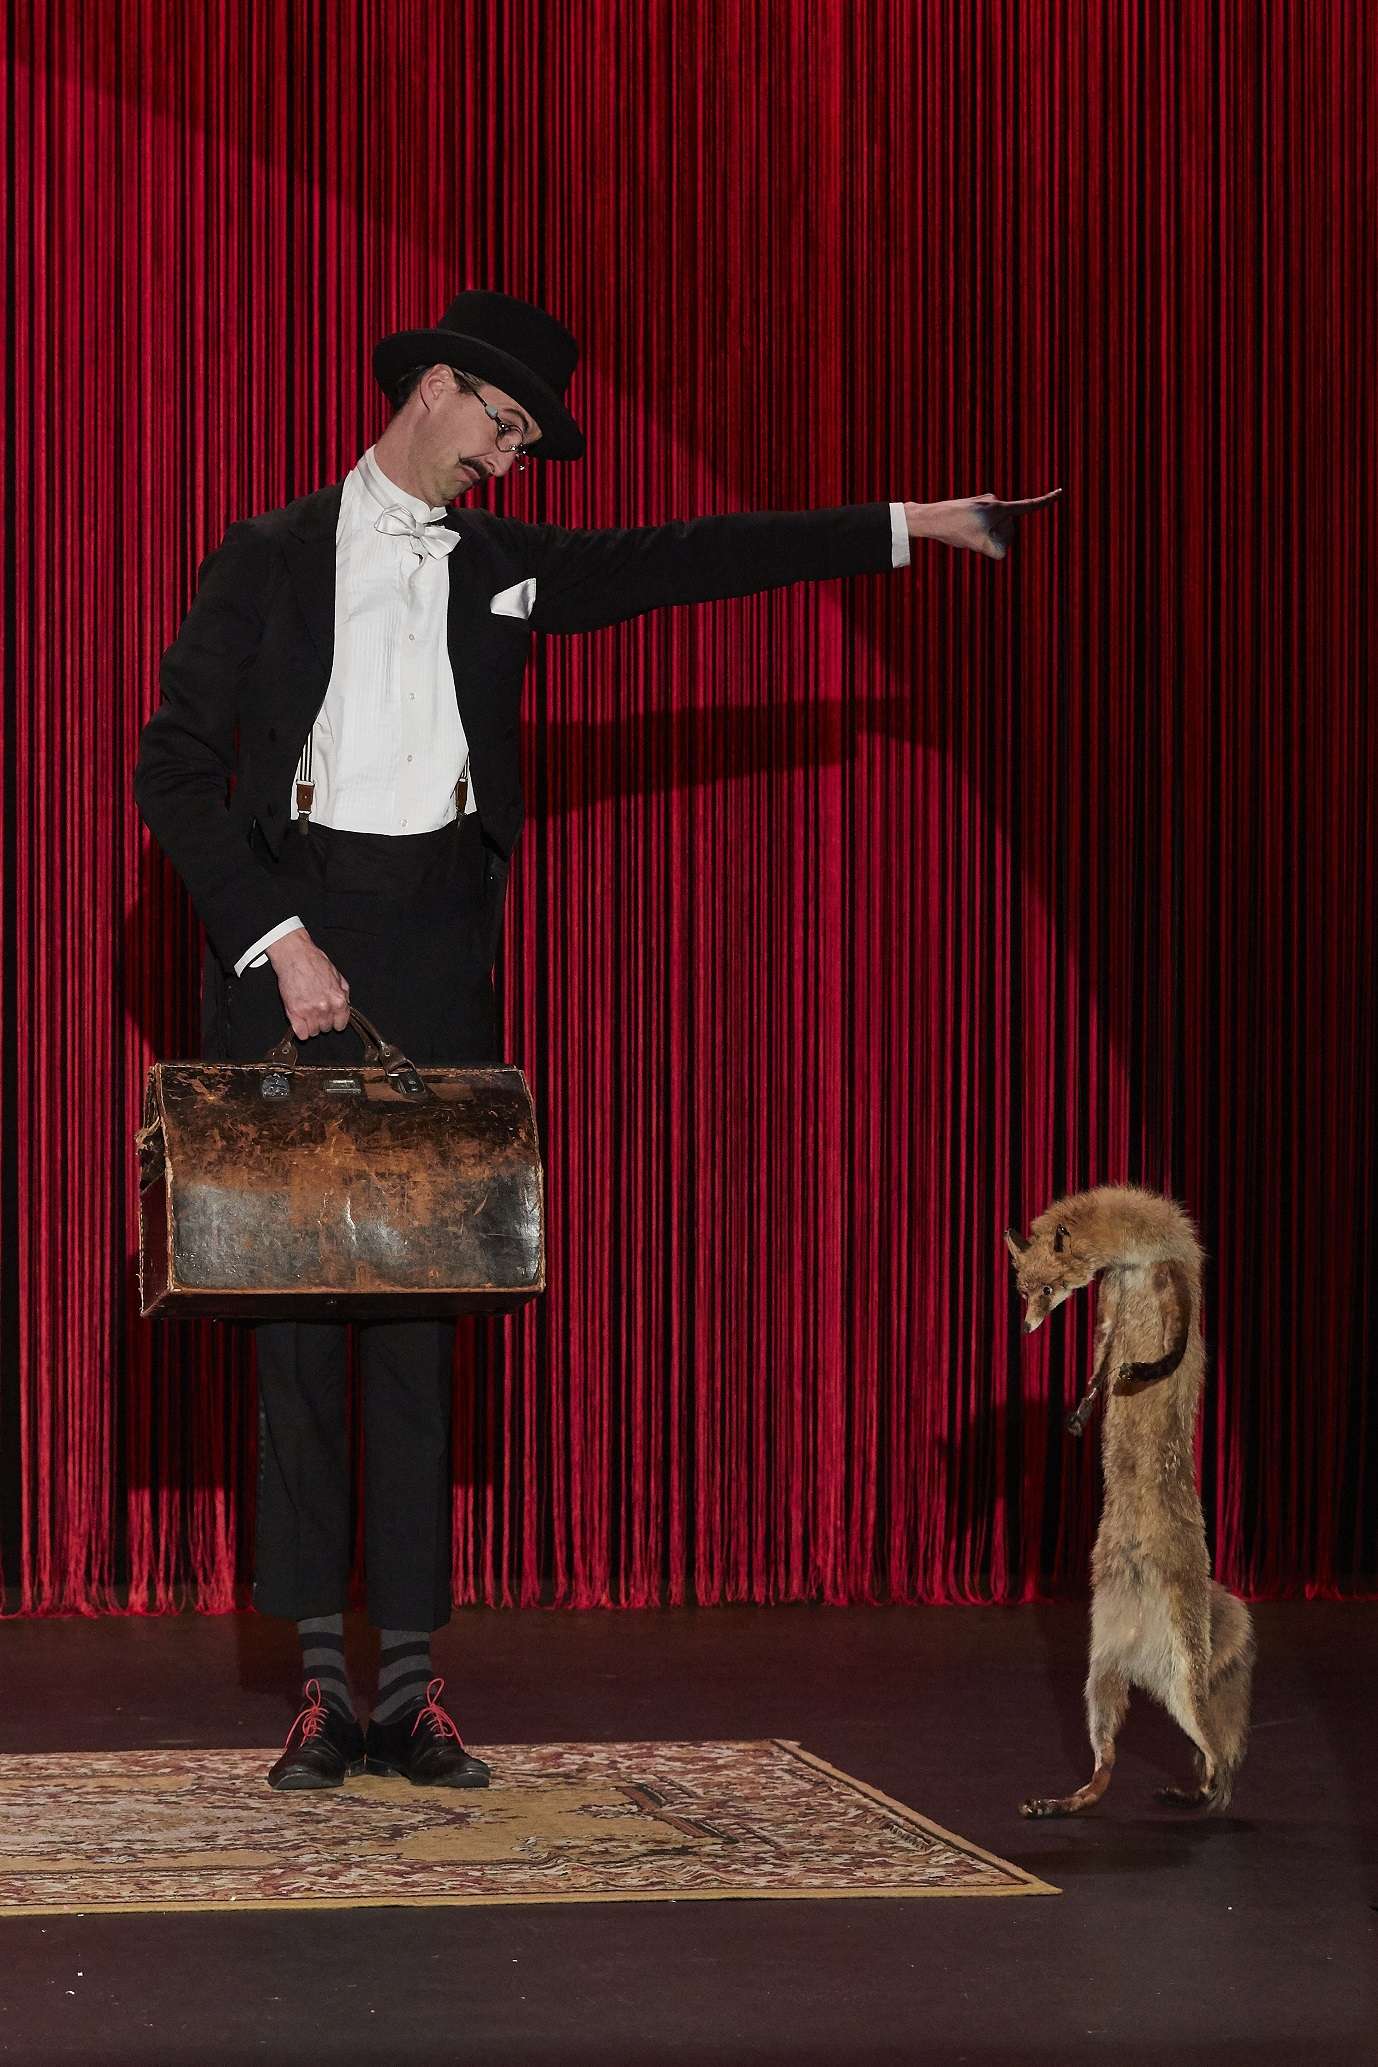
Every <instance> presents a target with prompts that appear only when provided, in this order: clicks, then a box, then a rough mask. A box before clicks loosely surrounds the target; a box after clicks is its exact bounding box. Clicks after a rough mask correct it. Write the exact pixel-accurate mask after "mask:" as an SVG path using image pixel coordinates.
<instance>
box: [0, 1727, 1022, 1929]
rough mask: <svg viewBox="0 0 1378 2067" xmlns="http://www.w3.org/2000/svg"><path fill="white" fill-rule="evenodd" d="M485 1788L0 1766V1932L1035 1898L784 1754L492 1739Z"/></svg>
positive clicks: (255, 1763) (247, 1772)
mask: <svg viewBox="0 0 1378 2067" xmlns="http://www.w3.org/2000/svg"><path fill="white" fill-rule="evenodd" d="M482 1756H483V1757H484V1758H485V1759H487V1760H488V1761H489V1763H490V1764H491V1765H492V1767H493V1773H494V1779H493V1784H492V1786H491V1787H489V1788H487V1789H485V1790H483V1791H481V1792H478V1791H475V1792H458V1791H455V1790H448V1791H446V1790H441V1789H428V1788H417V1787H409V1786H408V1785H407V1784H406V1783H405V1782H404V1781H401V1780H395V1779H369V1778H362V1779H358V1780H351V1781H349V1782H347V1784H346V1785H345V1786H344V1787H343V1788H342V1789H339V1790H337V1791H334V1792H331V1793H327V1794H275V1793H273V1792H272V1790H271V1789H270V1788H268V1787H267V1786H266V1785H265V1783H264V1778H263V1776H264V1773H265V1772H266V1770H267V1768H268V1766H269V1765H270V1764H271V1762H272V1759H273V1757H274V1753H273V1752H271V1751H127V1752H93V1753H88V1754H80V1755H75V1756H74V1755H72V1754H70V1753H69V1754H67V1755H66V1756H64V1757H61V1758H11V1759H8V1760H7V1761H6V1762H5V1764H4V1766H3V1767H0V1916H36V1915H38V1916H42V1915H47V1916H53V1915H60V1914H66V1913H70V1912H72V1911H76V1910H125V1909H128V1910H139V1909H144V1910H147V1909H158V1910H162V1909H175V1910H191V1909H283V1908H297V1907H301V1908H311V1909H341V1908H355V1907H360V1908H368V1907H376V1906H379V1905H382V1904H387V1903H421V1904H444V1903H477V1902H482V1903H489V1902H654V1901H712V1900H715V1899H718V1900H720V1899H722V1898H724V1897H731V1896H736V1897H747V1898H753V1899H755V1898H761V1897H775V1898H780V1897H800V1896H830V1897H836V1896H845V1895H872V1896H875V1895H899V1896H914V1895H1051V1894H1056V1893H1057V1890H1056V1889H1055V1888H1050V1887H1049V1886H1047V1884H1046V1883H1045V1882H1043V1881H1040V1880H1035V1879H1034V1878H1033V1876H1032V1875H1031V1874H1028V1873H1025V1872H1023V1871H1022V1870H1021V1869H1020V1868H1019V1867H1017V1866H1011V1865H1008V1864H1007V1863H1006V1862H1005V1861H1004V1860H1003V1859H997V1858H995V1857H994V1856H993V1855H992V1854H991V1853H989V1852H983V1851H982V1850H981V1849H980V1847H979V1846H977V1845H973V1844H968V1843H967V1841H966V1839H965V1838H960V1837H953V1836H952V1835H951V1834H950V1833H949V1832H948V1831H946V1830H940V1829H939V1828H938V1826H937V1825H936V1824H934V1823H930V1822H929V1821H928V1820H927V1818H926V1817H923V1816H920V1815H917V1814H916V1813H915V1811H914V1810H913V1809H909V1808H905V1807H904V1806H903V1804H902V1803H900V1802H896V1801H890V1800H889V1799H888V1798H887V1797H886V1796H885V1795H883V1794H878V1793H877V1792H876V1790H875V1789H874V1788H873V1787H867V1786H865V1785H864V1784H863V1782H862V1781H860V1780H853V1779H850V1778H849V1777H848V1776H847V1774H845V1773H840V1772H838V1771H837V1770H836V1769H835V1768H834V1767H833V1766H830V1765H825V1764H824V1762H823V1760H822V1759H820V1758H815V1757H813V1756H812V1754H811V1753H809V1752H807V1751H803V1750H801V1749H800V1747H799V1746H798V1745H797V1744H790V1743H785V1742H783V1741H773V1742H766V1743H757V1744H541V1745H530V1744H504V1745H494V1746H492V1747H488V1748H485V1749H484V1750H483V1752H482Z"/></svg>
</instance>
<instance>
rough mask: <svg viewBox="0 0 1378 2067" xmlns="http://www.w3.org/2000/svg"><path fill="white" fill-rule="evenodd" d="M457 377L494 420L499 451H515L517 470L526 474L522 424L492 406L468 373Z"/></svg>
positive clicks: (484, 411)
mask: <svg viewBox="0 0 1378 2067" xmlns="http://www.w3.org/2000/svg"><path fill="white" fill-rule="evenodd" d="M455 379H456V380H457V381H458V382H459V384H460V386H461V387H462V388H463V389H464V390H465V391H466V393H468V394H470V395H472V396H473V398H474V400H475V401H476V402H477V403H478V406H479V408H480V409H481V410H482V411H483V413H484V415H485V416H489V417H491V418H492V420H493V422H494V423H495V424H496V426H497V436H496V437H495V438H494V440H493V443H494V444H495V445H496V446H497V448H498V451H499V452H513V453H515V454H516V457H517V472H518V473H519V474H524V473H525V472H526V446H525V444H524V443H523V442H522V440H523V432H522V427H521V425H520V424H519V423H512V422H510V421H509V420H508V418H507V417H505V416H500V415H499V414H498V412H497V410H496V409H494V408H492V407H490V405H489V404H488V403H487V402H485V401H484V399H483V397H482V395H481V394H480V393H479V391H478V388H477V387H476V385H475V384H474V382H473V381H472V380H471V379H470V378H469V376H468V374H467V373H459V372H456V373H455Z"/></svg>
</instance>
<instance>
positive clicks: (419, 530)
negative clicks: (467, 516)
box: [374, 503, 459, 560]
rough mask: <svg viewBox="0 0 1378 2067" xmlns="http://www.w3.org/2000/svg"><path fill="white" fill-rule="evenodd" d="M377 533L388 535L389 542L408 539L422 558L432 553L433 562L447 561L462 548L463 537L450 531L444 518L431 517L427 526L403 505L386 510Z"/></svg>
mask: <svg viewBox="0 0 1378 2067" xmlns="http://www.w3.org/2000/svg"><path fill="white" fill-rule="evenodd" d="M374 529H375V530H376V531H382V532H385V533H386V534H387V536H388V537H389V538H405V539H406V541H407V543H408V544H409V545H411V546H413V547H414V548H415V550H416V552H417V554H418V555H419V556H421V557H424V556H425V555H426V554H428V553H429V555H430V557H431V558H432V559H433V560H443V559H444V557H445V555H446V553H452V552H453V551H454V549H455V547H456V546H457V545H458V544H459V533H458V532H457V531H449V530H447V529H446V526H445V520H444V518H443V517H427V518H426V520H425V522H424V523H423V522H422V520H421V518H420V517H415V516H413V515H412V513H411V511H410V510H406V509H403V507H402V505H401V504H400V503H394V504H393V505H392V507H391V509H386V510H384V511H383V514H382V516H381V517H380V518H379V519H378V522H377V524H376V525H375V526H374Z"/></svg>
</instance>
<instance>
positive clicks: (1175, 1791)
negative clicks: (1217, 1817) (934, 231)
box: [1153, 1787, 1215, 1809]
mask: <svg viewBox="0 0 1378 2067" xmlns="http://www.w3.org/2000/svg"><path fill="white" fill-rule="evenodd" d="M1153 1799H1154V1800H1155V1801H1160V1802H1161V1803H1162V1804H1163V1807H1164V1808H1167V1809H1208V1808H1210V1806H1211V1804H1212V1803H1213V1802H1214V1800H1215V1789H1214V1788H1213V1787H1159V1788H1157V1789H1155V1791H1154V1795H1153Z"/></svg>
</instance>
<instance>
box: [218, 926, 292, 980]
mask: <svg viewBox="0 0 1378 2067" xmlns="http://www.w3.org/2000/svg"><path fill="white" fill-rule="evenodd" d="M300 925H301V920H300V919H284V920H283V922H282V924H281V925H280V926H274V928H273V930H272V932H271V933H265V934H264V935H263V938H262V939H261V940H256V941H255V942H254V944H253V946H252V947H246V948H245V950H244V952H243V954H242V955H241V956H240V957H239V960H238V961H237V962H236V963H235V965H234V973H235V975H236V976H242V975H243V974H244V971H245V970H246V969H261V968H262V967H263V964H264V963H265V962H266V961H267V959H268V949H269V948H270V947H271V946H272V944H273V942H274V941H275V940H281V938H282V936H283V934H284V933H295V932H296V930H297V928H298V927H299V926H300Z"/></svg>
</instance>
